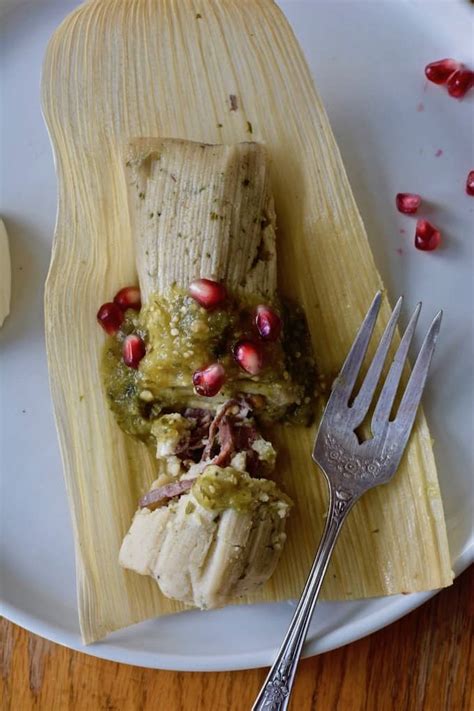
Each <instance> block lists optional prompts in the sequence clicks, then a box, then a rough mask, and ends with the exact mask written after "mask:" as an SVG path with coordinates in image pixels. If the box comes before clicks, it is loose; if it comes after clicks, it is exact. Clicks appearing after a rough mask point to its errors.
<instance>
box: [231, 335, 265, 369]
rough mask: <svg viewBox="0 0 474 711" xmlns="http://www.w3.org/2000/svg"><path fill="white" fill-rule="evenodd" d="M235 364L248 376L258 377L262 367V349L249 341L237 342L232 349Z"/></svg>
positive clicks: (257, 344)
mask: <svg viewBox="0 0 474 711" xmlns="http://www.w3.org/2000/svg"><path fill="white" fill-rule="evenodd" d="M233 354H234V358H235V360H236V362H237V363H238V364H239V365H240V367H241V368H242V370H245V372H246V373H249V374H250V375H258V374H259V373H260V371H261V370H262V367H263V348H262V346H261V345H260V343H255V342H254V341H250V340H243V341H239V342H238V343H236V344H235V346H234V348H233Z"/></svg>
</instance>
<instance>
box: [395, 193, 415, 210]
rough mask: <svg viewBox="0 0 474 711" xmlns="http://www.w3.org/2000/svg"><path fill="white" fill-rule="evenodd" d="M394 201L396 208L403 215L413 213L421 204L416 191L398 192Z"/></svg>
mask: <svg viewBox="0 0 474 711" xmlns="http://www.w3.org/2000/svg"><path fill="white" fill-rule="evenodd" d="M395 201H396V203H397V210H398V211H399V212H403V213H404V214H405V215H413V214H414V213H415V212H416V211H417V210H418V208H419V207H420V205H421V197H420V196H419V195H417V194H416V193H398V195H397V197H396V198H395Z"/></svg>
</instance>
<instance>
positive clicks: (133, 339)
mask: <svg viewBox="0 0 474 711" xmlns="http://www.w3.org/2000/svg"><path fill="white" fill-rule="evenodd" d="M122 355H123V362H124V363H125V365H128V367H129V368H135V369H136V368H138V364H139V363H140V361H141V359H142V358H143V356H144V355H145V344H144V343H143V341H142V339H141V338H140V336H137V334H136V333H131V334H130V336H127V337H126V339H125V340H124V342H123V348H122Z"/></svg>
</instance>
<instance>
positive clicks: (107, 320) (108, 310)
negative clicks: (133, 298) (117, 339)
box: [97, 302, 123, 336]
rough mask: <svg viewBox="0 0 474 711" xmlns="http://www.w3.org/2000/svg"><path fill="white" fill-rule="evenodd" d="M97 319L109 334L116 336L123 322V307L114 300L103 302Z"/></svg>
mask: <svg viewBox="0 0 474 711" xmlns="http://www.w3.org/2000/svg"><path fill="white" fill-rule="evenodd" d="M97 321H98V322H99V323H100V325H101V326H102V328H103V329H104V331H105V332H106V333H108V334H109V336H114V335H115V334H116V333H117V331H118V330H119V328H120V326H121V325H122V322H123V313H122V309H121V308H120V307H119V306H117V304H114V303H112V302H107V303H106V304H102V306H101V307H100V309H99V310H98V312H97Z"/></svg>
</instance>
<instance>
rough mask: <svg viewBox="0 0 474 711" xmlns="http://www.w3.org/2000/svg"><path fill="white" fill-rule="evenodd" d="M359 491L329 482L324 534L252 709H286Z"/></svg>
mask: <svg viewBox="0 0 474 711" xmlns="http://www.w3.org/2000/svg"><path fill="white" fill-rule="evenodd" d="M358 498H359V496H358V495H350V494H349V493H348V492H345V491H343V490H341V489H337V488H333V487H332V486H331V485H329V510H328V516H327V519H326V525H325V527H324V531H323V535H322V537H321V541H320V543H319V546H318V550H317V552H316V556H315V558H314V561H313V565H312V567H311V572H310V574H309V576H308V579H307V581H306V583H305V586H304V589H303V592H302V594H301V597H300V600H299V602H298V605H297V607H296V610H295V612H294V614H293V617H292V619H291V622H290V626H289V628H288V631H287V633H286V636H285V639H284V640H283V644H282V645H281V647H280V651H279V652H278V655H277V658H276V660H275V662H274V664H273V666H272V668H271V669H270V672H269V674H268V676H267V678H266V679H265V683H264V684H263V686H262V688H261V690H260V693H259V695H258V697H257V699H256V701H255V704H254V705H253V706H252V711H285V709H287V708H288V704H289V701H290V694H291V690H292V687H293V682H294V679H295V674H296V667H297V666H298V662H299V658H300V655H301V650H302V648H303V644H304V641H305V638H306V634H307V632H308V627H309V623H310V622H311V617H312V615H313V612H314V608H315V606H316V602H317V600H318V596H319V591H320V589H321V585H322V582H323V580H324V575H325V573H326V570H327V567H328V564H329V560H330V558H331V554H332V552H333V550H334V546H335V544H336V540H337V537H338V535H339V533H340V531H341V528H342V526H343V523H344V521H345V520H346V516H347V514H348V513H349V511H350V510H351V508H352V506H353V505H354V504H355V502H356V501H357V499H358Z"/></svg>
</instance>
